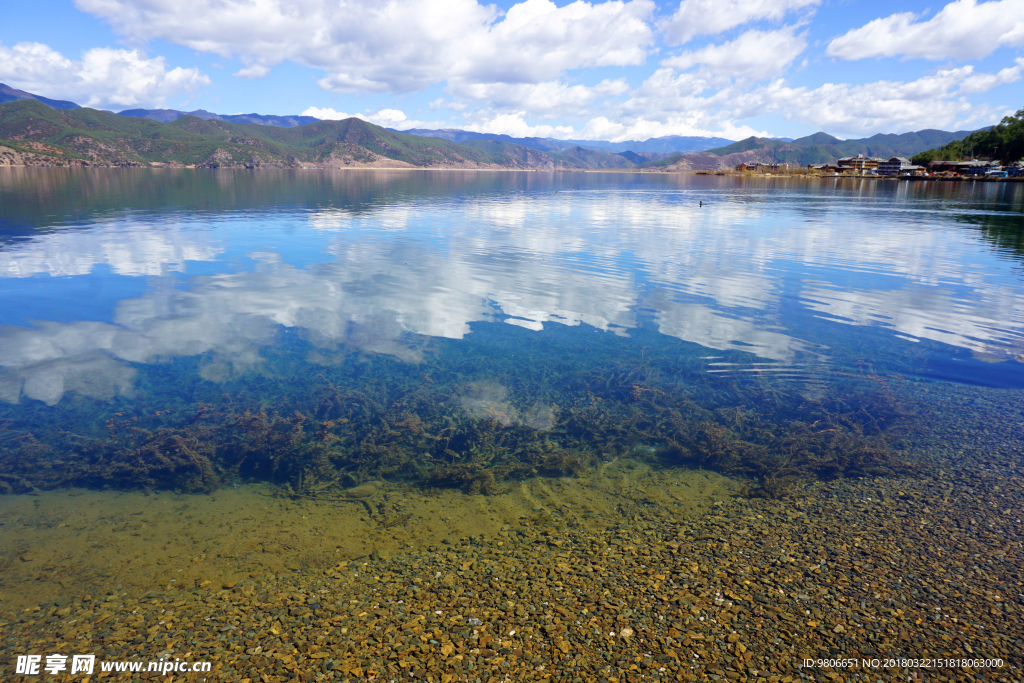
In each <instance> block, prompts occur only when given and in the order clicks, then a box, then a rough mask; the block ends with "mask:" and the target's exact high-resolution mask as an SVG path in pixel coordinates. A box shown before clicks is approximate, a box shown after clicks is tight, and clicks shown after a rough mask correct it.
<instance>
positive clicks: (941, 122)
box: [732, 66, 1019, 135]
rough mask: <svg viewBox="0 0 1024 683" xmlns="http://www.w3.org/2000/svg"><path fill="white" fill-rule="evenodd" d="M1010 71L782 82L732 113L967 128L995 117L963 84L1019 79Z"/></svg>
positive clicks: (859, 129) (864, 128) (841, 124)
mask: <svg viewBox="0 0 1024 683" xmlns="http://www.w3.org/2000/svg"><path fill="white" fill-rule="evenodd" d="M1004 71H1010V72H1014V73H1012V74H1004V72H1000V73H999V74H996V75H994V76H992V75H989V74H975V73H974V67H971V66H964V67H959V68H953V69H940V70H938V71H936V72H935V73H934V74H931V75H928V76H923V77H921V78H919V79H917V80H915V81H906V82H903V81H876V82H874V83H864V84H861V85H850V84H847V83H826V84H824V85H822V86H820V87H818V88H813V89H810V88H791V87H789V86H788V85H786V84H785V82H784V81H782V80H778V81H775V82H774V83H771V84H769V85H767V86H764V87H762V88H759V89H758V90H756V91H754V92H751V93H748V94H745V95H742V96H738V97H737V98H736V102H735V108H734V110H733V112H732V113H733V114H734V115H735V116H738V117H741V118H742V117H743V116H749V115H752V114H753V113H754V112H764V111H772V112H778V113H781V114H783V115H785V116H786V117H787V118H792V119H798V120H801V121H805V122H809V123H813V124H814V125H815V126H817V127H818V128H819V129H824V130H829V131H832V132H834V134H838V135H842V134H844V133H848V134H852V135H857V134H868V133H873V132H878V131H886V132H897V131H906V130H920V129H922V128H946V129H950V128H962V127H965V126H968V125H971V124H974V123H977V122H979V121H987V120H989V119H991V118H993V117H994V112H993V111H992V110H991V109H990V108H989V107H988V106H986V105H977V104H972V103H971V102H969V101H968V100H967V99H966V98H965V97H962V96H961V94H962V92H963V88H965V87H966V88H968V89H972V88H977V87H980V86H981V85H982V84H983V83H985V82H989V83H993V84H995V83H996V82H997V81H999V80H1000V79H1005V78H1007V77H1010V76H1015V77H1019V71H1015V69H1010V70H1004Z"/></svg>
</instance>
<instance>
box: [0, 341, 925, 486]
mask: <svg viewBox="0 0 1024 683" xmlns="http://www.w3.org/2000/svg"><path fill="white" fill-rule="evenodd" d="M502 328H503V329H502ZM510 329H511V332H510V331H509V330H510ZM531 335H532V336H531ZM285 336H286V340H285V342H284V343H283V344H282V345H281V346H280V347H276V348H268V349H264V352H263V353H264V362H263V364H262V366H259V367H258V369H257V370H249V371H247V372H244V373H237V374H233V373H232V372H229V371H227V370H224V369H223V367H224V364H223V362H221V361H217V363H218V367H221V371H220V372H218V373H213V374H211V373H210V372H207V371H204V368H206V367H209V366H210V363H212V362H213V361H212V360H211V359H204V358H202V357H194V358H191V359H178V360H175V361H173V362H171V363H168V364H166V365H153V366H141V367H140V368H139V381H138V393H139V397H138V398H137V399H134V400H129V399H125V398H120V399H116V400H115V401H114V402H113V403H106V402H98V401H94V400H93V399H88V398H86V397H82V396H74V397H69V398H68V399H66V400H65V401H63V402H62V403H61V404H59V405H58V406H55V407H53V408H46V407H44V406H42V405H41V404H38V403H36V402H32V401H30V402H27V403H25V404H23V405H15V406H7V407H5V408H3V409H2V411H0V491H3V492H24V491H28V490H32V489H35V488H40V489H48V488H56V487H66V486H83V487H93V488H104V487H110V488H173V489H177V490H180V491H188V492H204V491H205V492H208V491H213V490H216V489H217V488H219V487H222V486H225V485H229V484H232V483H236V482H240V481H262V482H269V483H272V484H274V485H276V486H277V488H278V491H280V492H281V493H283V494H285V495H291V496H296V497H307V498H309V497H312V498H323V499H328V500H358V499H360V498H362V497H364V496H363V494H364V493H366V492H367V491H372V490H373V488H374V486H373V485H370V484H369V482H375V481H378V480H403V481H407V482H415V483H417V484H419V485H422V486H424V487H428V488H431V487H446V488H449V487H458V488H461V489H463V490H465V491H466V492H468V493H483V494H493V493H498V492H501V491H502V490H504V488H505V487H507V486H508V485H509V483H510V482H512V481H515V480H518V479H522V478H526V477H532V476H538V475H545V476H562V475H577V474H581V473H583V472H585V471H586V470H587V469H588V468H592V467H594V466H596V465H598V464H600V463H603V462H608V461H611V460H614V459H616V458H621V457H647V458H652V459H656V460H657V461H659V462H660V463H661V464H662V465H664V466H689V467H704V468H713V469H716V470H719V471H722V472H724V473H728V474H733V475H739V476H744V477H747V478H749V480H750V481H751V485H750V495H758V496H768V497H779V496H783V495H785V493H786V490H787V487H788V486H789V484H791V483H792V482H793V481H795V480H797V479H799V478H805V477H821V478H829V477H840V476H859V475H887V474H892V473H894V472H897V471H904V470H907V469H909V468H910V467H911V465H910V464H909V463H908V462H906V461H905V460H904V459H903V458H902V457H901V456H900V452H899V450H898V449H897V448H896V445H897V444H898V443H899V441H900V438H901V434H902V433H903V430H904V429H905V428H906V424H907V421H906V419H905V418H906V417H907V415H906V411H905V409H903V408H902V407H901V406H900V403H899V402H898V401H897V400H896V398H895V397H894V394H893V393H892V392H891V391H890V390H889V385H888V383H887V382H888V381H889V380H885V379H883V378H880V377H877V376H873V375H866V376H862V377H858V378H846V377H827V378H826V377H823V378H822V380H821V383H820V385H819V386H815V385H814V383H810V384H809V383H808V382H806V381H803V382H790V383H787V382H786V381H784V380H779V379H777V378H773V377H768V376H766V375H760V374H759V373H756V372H751V373H741V374H740V375H729V376H716V375H709V374H708V373H707V372H706V369H707V367H706V364H707V362H708V361H707V360H706V359H705V358H703V357H702V356H703V355H704V354H706V352H707V350H706V349H703V348H701V347H697V346H695V345H692V344H685V343H681V342H678V341H677V340H674V339H671V338H668V337H664V336H661V335H656V334H653V333H645V332H642V331H641V332H638V333H637V337H636V338H633V339H629V338H623V337H618V336H615V335H612V334H610V333H609V334H602V335H597V334H595V333H594V331H593V330H592V329H587V328H569V327H562V326H554V328H553V329H551V330H550V331H549V330H547V329H546V330H545V332H544V333H543V335H536V334H535V333H529V332H523V331H518V330H517V328H511V326H507V325H496V324H492V323H488V324H483V325H479V326H477V328H476V329H475V331H474V333H473V334H472V335H470V337H468V338H467V339H466V340H463V341H461V342H446V341H436V340H435V341H432V342H422V343H419V344H418V345H417V347H416V348H415V349H411V348H410V349H409V350H408V352H407V353H405V354H403V356H404V357H405V358H406V360H407V361H409V360H412V361H413V362H402V361H400V360H398V359H397V358H395V356H394V355H380V354H367V353H365V352H360V351H353V350H348V351H346V350H345V349H343V348H342V349H336V350H333V351H328V352H324V350H322V349H319V350H318V349H313V348H312V347H311V346H309V345H308V344H307V343H306V342H304V341H302V340H300V339H298V338H297V337H296V338H292V337H291V336H290V335H285ZM540 337H543V343H542V342H541V341H540ZM723 355H725V356H728V357H730V358H731V359H732V360H735V361H737V362H742V363H746V364H749V362H750V360H751V358H752V357H751V356H750V355H749V354H742V353H740V352H727V353H725V354H723ZM524 358H526V359H528V360H529V362H528V363H524V362H523V360H522V359H524ZM203 363H207V365H206V366H204V365H203ZM204 376H205V377H207V378H208V379H202V377H204ZM210 377H213V378H215V379H216V380H217V381H211V380H210V379H209V378H210ZM821 385H825V386H821ZM840 385H841V387H840ZM360 487H362V488H360Z"/></svg>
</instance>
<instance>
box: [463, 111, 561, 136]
mask: <svg viewBox="0 0 1024 683" xmlns="http://www.w3.org/2000/svg"><path fill="white" fill-rule="evenodd" d="M462 128H463V129H465V130H469V131H473V132H474V133H496V134H499V135H511V136H512V137H516V138H532V137H536V138H547V137H553V138H572V137H575V135H576V131H575V130H574V129H573V127H572V126H549V125H543V124H542V125H531V124H529V123H527V122H526V118H525V112H521V111H518V112H512V113H503V114H498V113H495V112H492V111H480V112H476V113H475V114H474V115H473V117H472V118H471V119H470V121H469V122H468V123H467V124H465V125H464V126H462Z"/></svg>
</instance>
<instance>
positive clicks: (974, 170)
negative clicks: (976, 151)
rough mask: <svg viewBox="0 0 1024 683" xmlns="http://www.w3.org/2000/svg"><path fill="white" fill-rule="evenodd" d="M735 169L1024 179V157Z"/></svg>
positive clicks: (858, 159)
mask: <svg viewBox="0 0 1024 683" xmlns="http://www.w3.org/2000/svg"><path fill="white" fill-rule="evenodd" d="M736 170H737V171H741V172H745V173H765V174H771V175H775V174H779V175H785V174H789V173H794V172H796V173H803V174H808V175H823V176H883V177H888V178H909V179H913V178H921V179H924V178H950V179H956V178H970V179H981V178H984V179H1003V178H1016V179H1017V180H1024V160H1022V161H1015V162H1014V163H1012V164H1009V165H1006V166H1004V165H1002V164H1001V163H1000V162H998V161H984V160H978V159H972V160H970V161H939V160H935V161H931V162H929V163H928V165H927V166H919V165H917V164H913V163H911V161H910V160H909V159H907V158H906V157H892V158H891V159H879V158H877V157H866V156H864V155H863V154H858V155H857V156H855V157H846V158H844V159H840V160H838V161H837V162H836V163H834V164H808V165H807V166H806V167H804V168H801V167H800V166H794V165H791V164H785V163H767V164H764V163H750V164H737V165H736Z"/></svg>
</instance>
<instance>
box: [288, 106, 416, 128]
mask: <svg viewBox="0 0 1024 683" xmlns="http://www.w3.org/2000/svg"><path fill="white" fill-rule="evenodd" d="M302 116H313V117H315V118H318V119H321V120H324V121H340V120H342V119H348V118H353V117H355V118H357V119H362V120H363V121H369V122H370V123H373V124H375V125H378V126H384V127H385V128H395V129H397V130H405V129H407V128H419V127H422V126H424V125H427V124H425V123H424V122H423V121H415V120H413V119H410V118H409V117H408V116H406V115H405V112H403V111H402V110H401V109H378V110H377V111H374V112H364V113H361V114H347V113H345V112H343V111H337V110H336V109H332V108H331V107H323V108H321V107H308V108H307V109H306V110H305V111H303V112H302Z"/></svg>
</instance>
